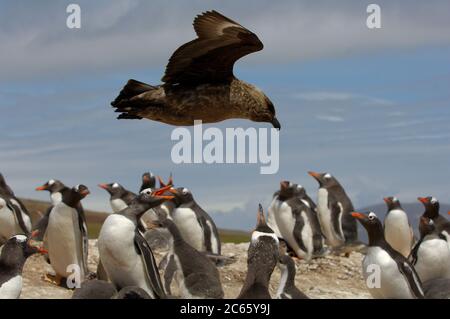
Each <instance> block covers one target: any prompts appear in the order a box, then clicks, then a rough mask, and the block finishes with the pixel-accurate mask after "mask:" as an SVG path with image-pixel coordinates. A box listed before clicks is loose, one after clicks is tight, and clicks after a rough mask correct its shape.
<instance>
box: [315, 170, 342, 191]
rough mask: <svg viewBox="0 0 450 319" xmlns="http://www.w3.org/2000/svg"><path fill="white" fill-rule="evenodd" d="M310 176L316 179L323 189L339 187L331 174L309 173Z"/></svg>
mask: <svg viewBox="0 0 450 319" xmlns="http://www.w3.org/2000/svg"><path fill="white" fill-rule="evenodd" d="M308 174H309V175H310V176H312V177H314V178H315V179H316V181H317V182H318V183H319V186H320V187H321V188H331V187H333V186H338V185H339V182H338V181H337V179H336V178H334V177H333V176H332V175H331V174H329V173H316V172H311V171H310V172H308Z"/></svg>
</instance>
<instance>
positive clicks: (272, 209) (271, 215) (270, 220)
mask: <svg viewBox="0 0 450 319" xmlns="http://www.w3.org/2000/svg"><path fill="white" fill-rule="evenodd" d="M278 202H279V200H278V199H277V197H275V198H274V199H273V200H272V203H270V206H269V209H268V213H267V225H268V226H269V227H270V228H271V229H272V230H273V232H274V233H275V234H276V235H277V236H278V237H282V236H281V233H280V230H279V229H278V225H277V222H276V218H275V214H276V211H277V209H278V208H277V207H278V206H279V204H277V203H278Z"/></svg>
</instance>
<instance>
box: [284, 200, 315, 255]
mask: <svg viewBox="0 0 450 319" xmlns="http://www.w3.org/2000/svg"><path fill="white" fill-rule="evenodd" d="M275 207H276V210H277V212H276V214H275V220H276V223H277V225H278V229H279V231H280V234H281V236H282V237H283V239H284V240H286V241H287V242H288V244H289V246H291V248H292V249H293V250H294V251H295V253H296V255H297V256H298V257H300V258H305V259H306V260H309V259H310V258H311V252H312V229H311V225H310V224H309V220H308V217H307V216H306V213H305V212H302V213H301V215H300V216H297V218H302V219H303V223H304V226H303V229H302V231H301V234H300V238H298V239H296V237H295V236H294V231H296V230H295V224H296V219H295V217H294V215H293V214H292V208H291V206H289V205H288V204H287V203H286V202H282V201H277V202H276V204H275ZM297 240H301V241H302V243H303V245H304V246H305V247H306V251H305V250H303V249H301V248H300V246H299V243H298V242H297Z"/></svg>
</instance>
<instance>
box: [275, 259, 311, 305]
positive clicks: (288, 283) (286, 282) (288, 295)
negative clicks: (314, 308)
mask: <svg viewBox="0 0 450 319" xmlns="http://www.w3.org/2000/svg"><path fill="white" fill-rule="evenodd" d="M277 266H278V268H279V269H280V271H281V277H280V284H279V285H278V289H277V296H276V298H277V299H309V298H308V296H306V295H305V294H304V293H303V292H301V291H300V290H299V289H298V288H297V287H296V286H295V262H294V260H292V258H291V257H290V256H289V255H286V254H281V252H280V258H279V260H278V264H277Z"/></svg>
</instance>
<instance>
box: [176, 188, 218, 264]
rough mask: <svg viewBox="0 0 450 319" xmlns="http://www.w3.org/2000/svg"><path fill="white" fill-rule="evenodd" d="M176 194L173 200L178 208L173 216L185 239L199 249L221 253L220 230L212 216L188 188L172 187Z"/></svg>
mask: <svg viewBox="0 0 450 319" xmlns="http://www.w3.org/2000/svg"><path fill="white" fill-rule="evenodd" d="M170 192H171V193H172V194H173V195H174V196H175V197H174V199H173V200H172V202H173V203H175V206H176V208H175V209H174V210H173V211H172V212H171V218H172V220H173V222H174V223H175V225H177V227H178V230H179V231H180V233H181V236H182V237H183V238H184V240H185V241H186V242H187V243H188V244H189V245H191V246H192V247H194V248H195V249H197V250H198V251H206V252H208V253H212V254H216V255H220V254H221V243H220V238H219V232H218V231H217V227H216V224H215V223H214V221H213V220H212V218H211V217H210V216H209V215H208V213H207V212H205V211H204V210H203V209H202V208H201V207H200V206H199V205H198V204H197V202H196V201H195V200H194V197H193V195H192V192H191V191H190V190H189V189H187V188H183V187H180V188H171V189H170Z"/></svg>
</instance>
